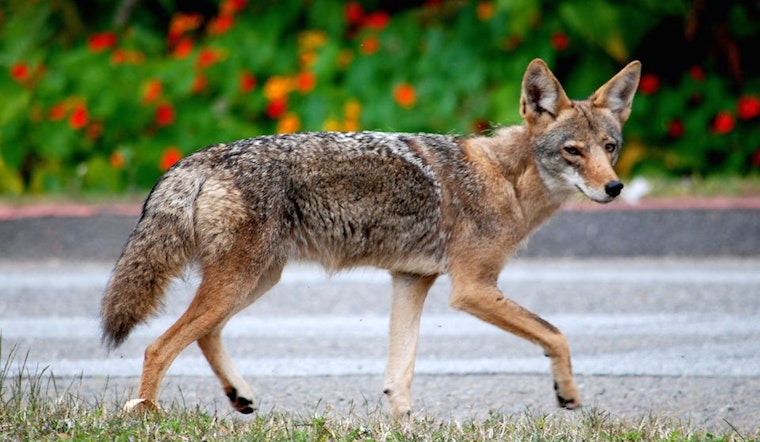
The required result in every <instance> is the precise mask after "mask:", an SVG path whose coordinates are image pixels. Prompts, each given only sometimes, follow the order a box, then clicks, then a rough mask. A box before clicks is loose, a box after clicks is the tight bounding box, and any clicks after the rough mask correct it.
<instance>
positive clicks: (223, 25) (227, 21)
mask: <svg viewBox="0 0 760 442" xmlns="http://www.w3.org/2000/svg"><path fill="white" fill-rule="evenodd" d="M233 22H234V19H233V18H232V16H231V15H221V16H219V17H216V18H214V19H212V20H211V22H209V24H208V33H209V34H211V35H222V34H224V33H225V32H227V31H229V30H230V28H231V27H232V24H233Z"/></svg>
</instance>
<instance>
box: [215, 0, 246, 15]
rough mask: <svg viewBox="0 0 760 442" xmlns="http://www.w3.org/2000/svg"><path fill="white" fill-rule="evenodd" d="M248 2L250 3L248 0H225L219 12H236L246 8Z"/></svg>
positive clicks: (223, 13)
mask: <svg viewBox="0 0 760 442" xmlns="http://www.w3.org/2000/svg"><path fill="white" fill-rule="evenodd" d="M246 3H248V1H247V0H225V1H224V2H223V3H222V6H221V8H219V13H220V14H221V15H233V14H236V13H238V12H240V11H242V10H243V8H245V5H246Z"/></svg>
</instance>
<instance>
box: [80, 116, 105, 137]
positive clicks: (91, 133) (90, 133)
mask: <svg viewBox="0 0 760 442" xmlns="http://www.w3.org/2000/svg"><path fill="white" fill-rule="evenodd" d="M84 134H85V136H86V137H87V138H89V139H90V140H93V141H95V140H97V139H98V138H100V136H101V135H102V134H103V123H102V122H101V121H96V122H93V123H91V124H90V125H88V126H87V130H85V133H84Z"/></svg>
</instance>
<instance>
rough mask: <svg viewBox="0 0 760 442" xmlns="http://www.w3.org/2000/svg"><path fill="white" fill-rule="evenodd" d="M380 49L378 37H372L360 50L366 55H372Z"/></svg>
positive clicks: (364, 42) (363, 42)
mask: <svg viewBox="0 0 760 442" xmlns="http://www.w3.org/2000/svg"><path fill="white" fill-rule="evenodd" d="M378 49H380V40H378V39H377V37H376V36H374V35H370V36H369V37H367V38H365V39H364V41H362V43H361V45H360V46H359V50H360V51H361V53H362V54H364V55H372V54H374V53H375V52H377V50H378Z"/></svg>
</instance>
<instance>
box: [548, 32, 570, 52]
mask: <svg viewBox="0 0 760 442" xmlns="http://www.w3.org/2000/svg"><path fill="white" fill-rule="evenodd" d="M569 42H570V40H569V39H568V38H567V34H565V33H564V32H555V33H554V34H552V47H553V48H554V49H556V50H558V51H564V50H565V49H567V45H568V44H569Z"/></svg>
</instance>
